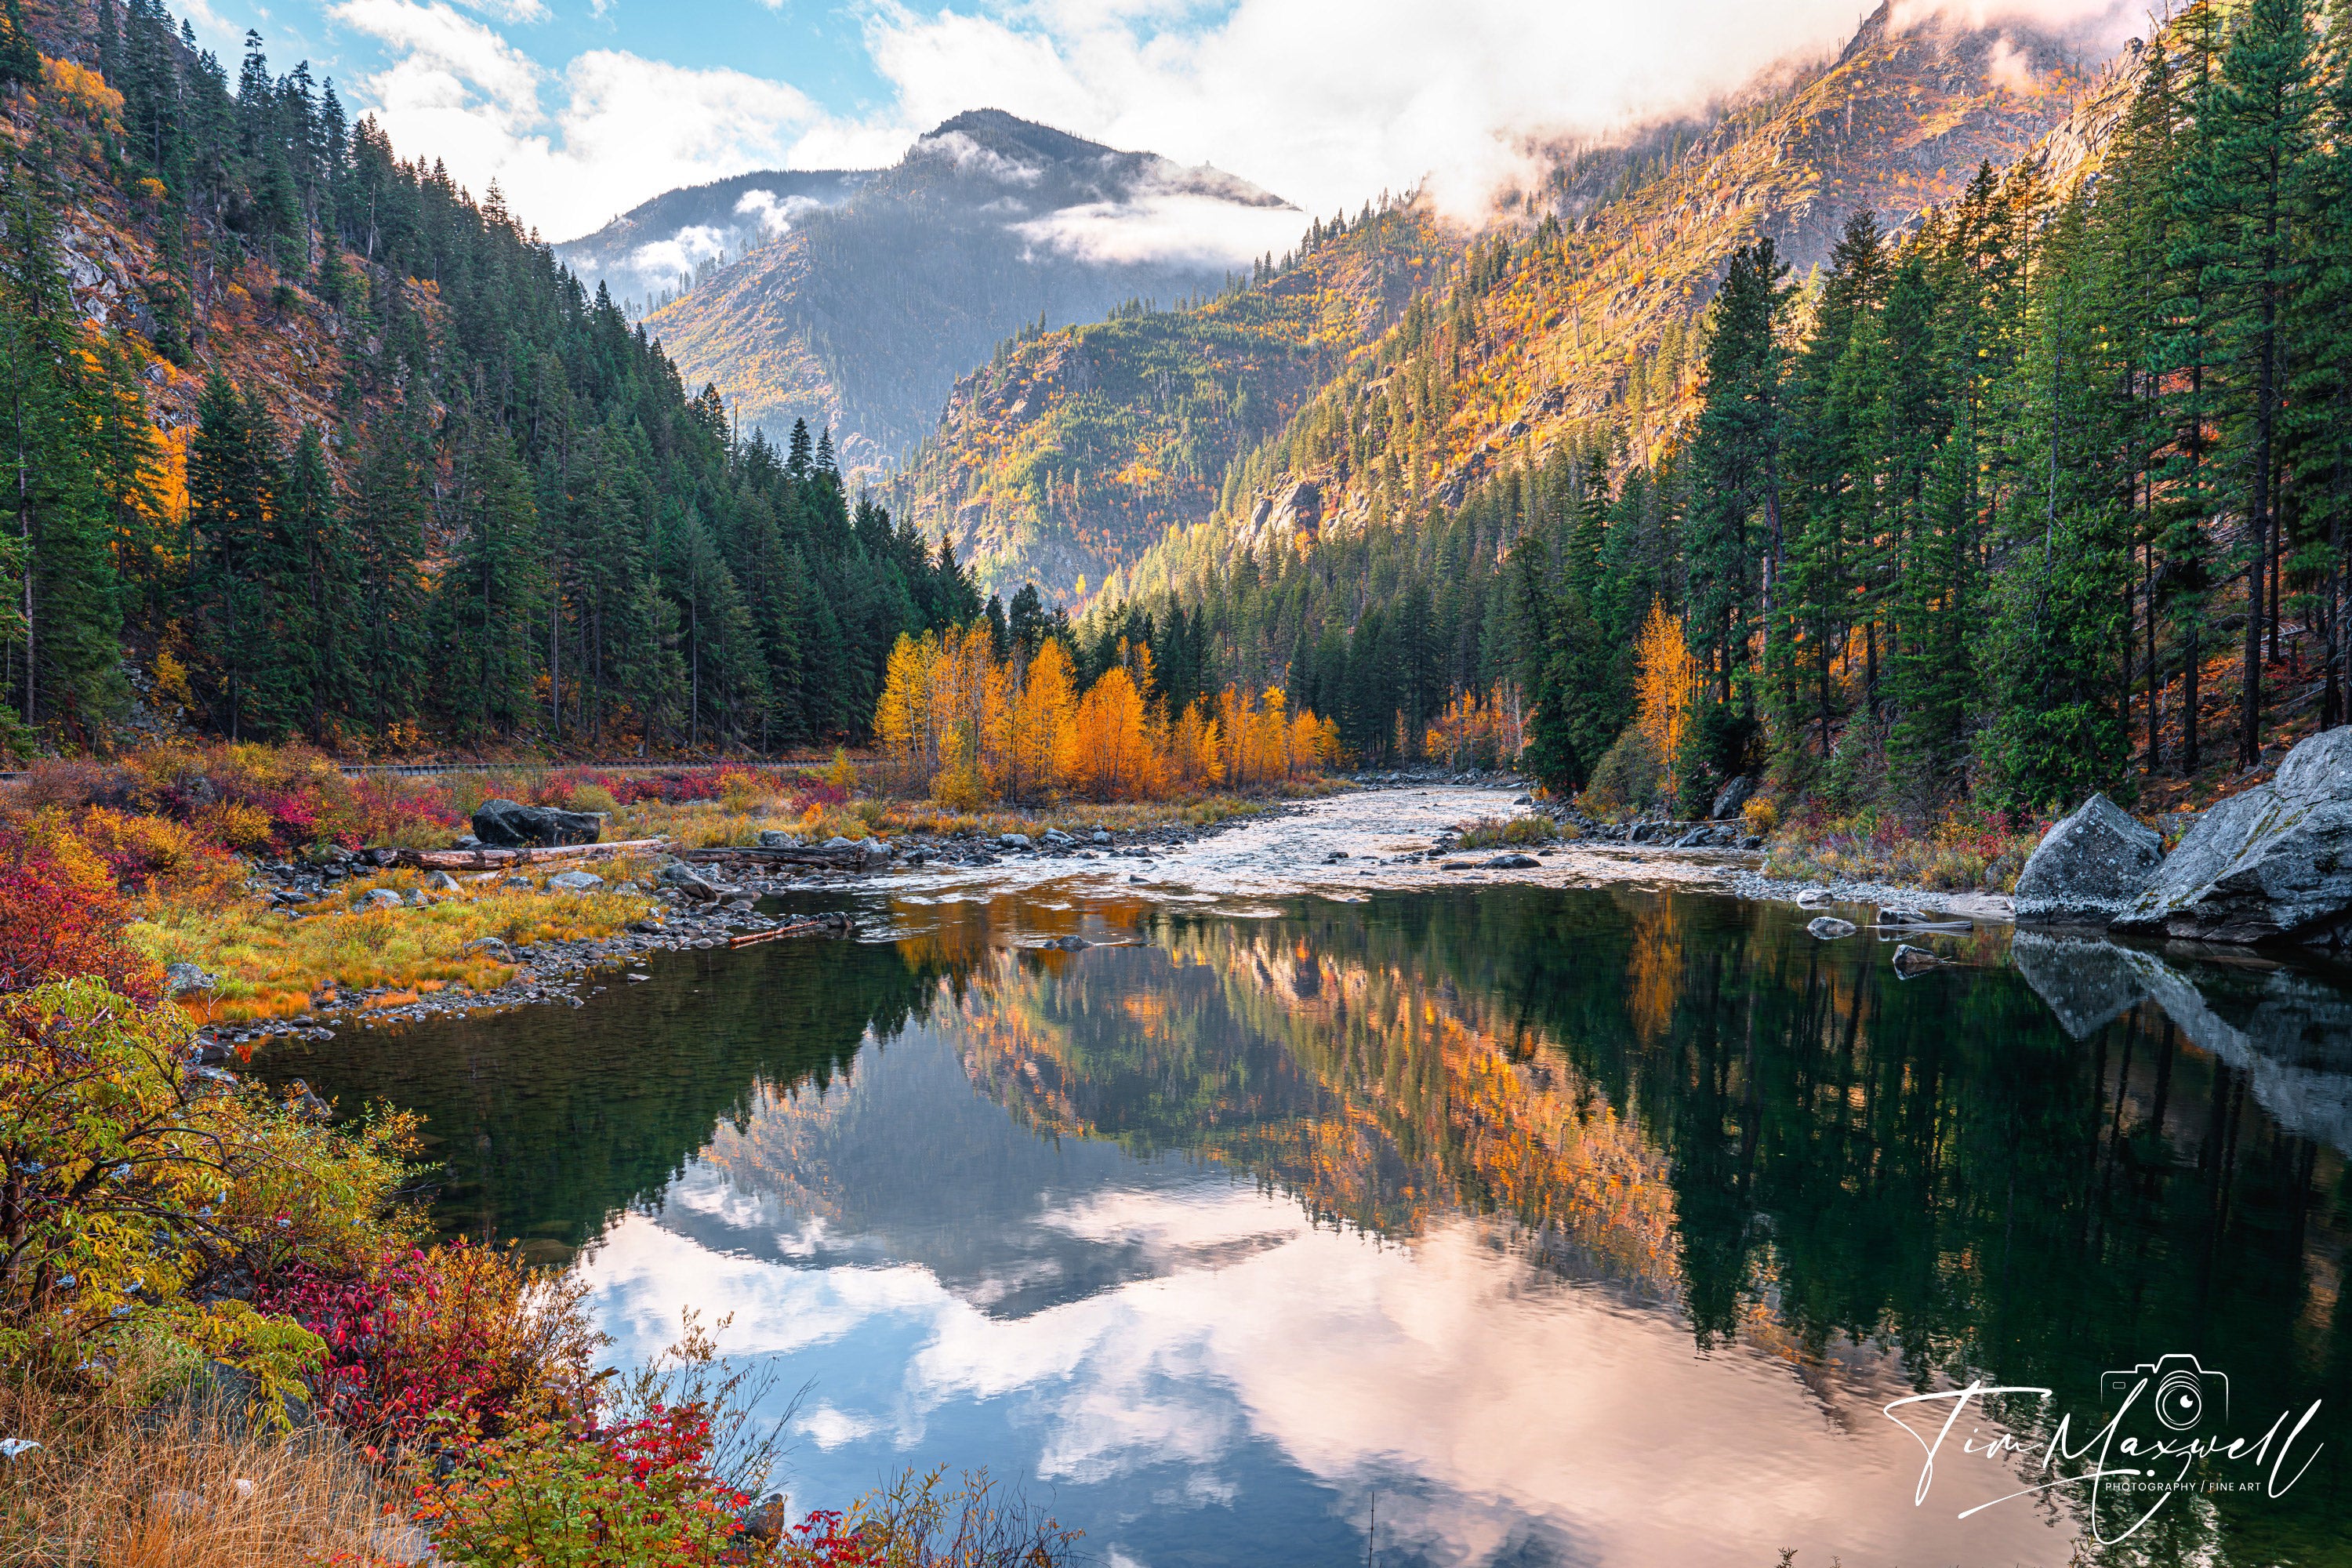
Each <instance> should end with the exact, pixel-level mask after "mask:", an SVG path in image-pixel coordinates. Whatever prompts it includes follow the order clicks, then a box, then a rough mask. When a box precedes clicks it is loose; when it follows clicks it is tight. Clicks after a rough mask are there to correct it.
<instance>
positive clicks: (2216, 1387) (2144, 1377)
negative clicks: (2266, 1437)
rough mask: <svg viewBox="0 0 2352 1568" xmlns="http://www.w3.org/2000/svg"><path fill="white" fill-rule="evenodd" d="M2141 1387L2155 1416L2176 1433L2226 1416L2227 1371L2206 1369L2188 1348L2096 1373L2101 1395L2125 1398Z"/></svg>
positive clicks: (2227, 1408) (2223, 1418)
mask: <svg viewBox="0 0 2352 1568" xmlns="http://www.w3.org/2000/svg"><path fill="white" fill-rule="evenodd" d="M2141 1387H2145V1388H2147V1391H2148V1404H2149V1405H2151V1406H2152V1407H2153V1408H2154V1409H2155V1411H2156V1418H2157V1419H2158V1421H2161V1422H2163V1423H2164V1425H2165V1426H2168V1427H2169V1428H2170V1429H2171V1430H2173V1431H2175V1432H2186V1431H2189V1430H2190V1429H2191V1428H2193V1427H2196V1426H2202V1425H2204V1423H2205V1421H2206V1420H2207V1419H2208V1417H2209V1416H2210V1417H2212V1418H2215V1419H2219V1420H2224V1421H2226V1420H2228V1419H2229V1416H2230V1379H2229V1376H2228V1374H2227V1373H2219V1372H2208V1371H2207V1370H2206V1369H2205V1368H2204V1367H2203V1366H2201V1365H2200V1364H2199V1363H2198V1361H2197V1358H2196V1357H2195V1356H2193V1355H2191V1354H2189V1352H2187V1351H2179V1352H2174V1353H2173V1354H2171V1355H2168V1356H2159V1357H2158V1358H2157V1359H2156V1360H2155V1361H2152V1362H2146V1361H2144V1362H2142V1363H2139V1364H2138V1365H2137V1366H2136V1367H2132V1368H2130V1369H2128V1370H2119V1371H2116V1372H2103V1373H2100V1374H2099V1394H2100V1397H2102V1398H2106V1397H2108V1396H2110V1395H2112V1396H2115V1397H2118V1398H2128V1397H2129V1396H2130V1395H2131V1393H2132V1391H2133V1390H2134V1389H2136V1388H2141Z"/></svg>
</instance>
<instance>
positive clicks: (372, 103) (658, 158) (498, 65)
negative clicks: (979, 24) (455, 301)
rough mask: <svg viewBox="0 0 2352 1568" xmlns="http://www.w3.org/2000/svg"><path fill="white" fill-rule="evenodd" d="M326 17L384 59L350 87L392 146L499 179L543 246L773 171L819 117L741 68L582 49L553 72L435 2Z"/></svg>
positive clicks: (795, 93)
mask: <svg viewBox="0 0 2352 1568" xmlns="http://www.w3.org/2000/svg"><path fill="white" fill-rule="evenodd" d="M332 15H333V16H334V18H335V19H336V20H337V21H338V22H341V24H342V25H344V26H348V27H351V28H353V29H354V30H356V31H359V32H362V33H365V34H366V35H368V36H369V37H372V38H373V39H375V40H376V41H377V42H378V43H380V44H381V45H382V46H383V48H384V50H385V52H386V54H387V55H388V56H390V57H391V63H390V64H389V65H388V66H386V68H384V69H383V70H382V71H379V72H377V73H376V74H374V75H373V76H371V77H369V78H367V79H365V80H364V82H363V83H362V86H363V88H364V89H365V94H366V100H367V106H368V107H369V108H370V109H372V110H373V111H374V113H375V115H376V117H377V119H378V120H380V121H382V122H383V126H384V129H385V130H386V131H388V132H391V134H392V138H393V144H394V146H396V147H398V148H400V149H401V150H402V151H403V153H407V154H410V155H415V154H419V153H421V154H423V155H425V156H426V157H430V158H439V159H441V160H442V161H443V162H444V163H446V164H447V165H448V167H449V171H450V173H451V174H452V175H453V176H454V177H456V178H457V180H458V181H459V182H460V183H462V184H467V186H469V187H470V188H471V189H473V190H474V191H476V192H477V193H479V192H481V191H483V190H485V189H487V188H488V185H489V184H490V182H491V181H492V180H496V181H498V182H499V185H500V187H501V188H502V189H503V190H504V192H505V194H506V197H507V203H508V205H509V207H510V208H511V209H512V210H513V211H514V212H516V213H517V214H518V215H520V216H521V217H522V219H523V220H524V221H525V222H526V223H528V224H531V225H534V226H537V227H538V228H540V229H541V231H542V232H544V233H546V234H547V235H549V236H550V237H558V238H569V237H572V236H573V235H575V234H583V233H585V232H587V231H588V230H590V229H593V228H595V227H597V226H599V225H601V224H603V223H604V221H605V219H607V218H609V217H611V216H613V215H614V213H616V212H620V211H625V210H626V209H627V208H629V207H632V206H635V205H636V204H637V203H639V202H641V201H644V200H646V199H647V198H648V197H651V196H654V195H659V194H660V193H661V192H663V191H666V190H669V189H672V188H674V187H676V186H678V185H685V184H699V183H701V182H703V181H706V180H711V179H716V178H720V177H723V176H725V175H727V174H740V173H742V172H743V171H745V170H747V169H757V168H761V167H773V166H775V165H776V164H779V163H782V162H784V161H785V157H786V153H787V151H788V149H789V148H790V147H791V146H792V144H793V142H795V141H796V140H797V139H799V138H800V137H802V136H803V135H804V134H805V132H806V131H807V129H808V128H809V127H810V126H811V125H813V124H814V123H815V122H816V121H818V119H819V115H818V111H817V110H816V107H815V105H814V104H813V103H811V102H810V100H808V98H807V96H806V95H804V94H803V93H802V92H801V91H799V90H798V89H795V88H793V87H790V86H788V85H786V84H785V83H782V82H776V81H769V80H766V79H762V78H760V77H755V76H751V75H749V74H747V73H745V72H742V71H736V70H724V69H715V70H693V69H688V68H684V67H680V66H674V65H669V64H667V63H665V62H663V61H660V60H648V59H646V58H641V57H639V56H636V55H633V54H628V53H625V52H624V51H620V50H614V49H593V50H590V51H588V52H587V53H584V54H582V55H579V56H577V57H575V58H573V59H572V61H571V62H570V63H569V64H567V65H566V66H565V67H564V68H562V71H561V72H551V71H548V70H546V69H544V68H541V66H539V65H538V64H537V63H536V62H534V61H533V60H532V59H531V58H530V57H529V56H528V55H525V54H524V53H522V51H520V49H518V48H516V47H514V46H513V45H511V44H509V42H507V40H506V39H505V38H503V37H500V36H499V33H498V32H497V31H495V30H494V29H492V28H491V27H489V26H486V25H485V24H483V23H482V22H480V21H478V20H476V19H475V18H473V17H471V16H463V15H460V14H459V13H458V12H457V10H456V9H455V8H453V7H452V6H451V5H448V4H446V0H340V3H339V4H337V5H335V6H334V7H333V11H332ZM546 100H553V101H554V103H556V104H557V105H559V106H560V107H556V108H553V109H552V110H551V109H550V108H549V107H548V105H547V101H546Z"/></svg>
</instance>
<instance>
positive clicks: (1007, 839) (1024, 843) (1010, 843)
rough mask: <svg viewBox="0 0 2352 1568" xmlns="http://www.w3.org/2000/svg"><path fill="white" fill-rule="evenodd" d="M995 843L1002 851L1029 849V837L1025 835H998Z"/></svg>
mask: <svg viewBox="0 0 2352 1568" xmlns="http://www.w3.org/2000/svg"><path fill="white" fill-rule="evenodd" d="M996 842H997V846H998V847H1000V848H1004V849H1027V848H1029V847H1031V845H1030V843H1029V836H1028V835H1027V834H1025V833H1000V834H998V835H997V836H996Z"/></svg>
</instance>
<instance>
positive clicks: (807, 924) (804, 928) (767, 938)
mask: <svg viewBox="0 0 2352 1568" xmlns="http://www.w3.org/2000/svg"><path fill="white" fill-rule="evenodd" d="M824 929H826V928H825V923H824V921H796V922H795V923H793V924H792V925H788V926H778V927H777V928H776V929H775V930H773V931H746V932H744V933H743V934H742V935H741V936H730V937H729V938H728V939H727V945H728V946H729V947H730V948H734V947H751V946H753V945H755V944H757V943H759V942H779V941H782V939H783V938H785V937H788V936H804V935H806V934H807V933H808V932H810V931H824Z"/></svg>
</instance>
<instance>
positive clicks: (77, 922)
mask: <svg viewBox="0 0 2352 1568" xmlns="http://www.w3.org/2000/svg"><path fill="white" fill-rule="evenodd" d="M122 920H123V909H122V902H121V896H120V895H119V894H118V893H117V891H116V889H115V886H114V882H113V879H112V877H111V876H110V874H109V873H108V872H107V869H106V868H105V867H104V866H103V865H102V864H101V863H100V861H99V860H98V858H97V857H95V856H94V855H91V854H90V853H89V850H88V848H87V847H84V846H82V845H80V844H79V841H78V840H77V841H74V842H73V843H71V844H68V845H59V844H57V843H55V842H52V841H39V842H37V841H35V840H33V839H31V838H28V837H26V835H25V834H23V833H22V832H19V831H16V830H12V829H10V828H8V827H6V826H0V998H5V997H6V996H7V995H9V994H15V993H18V992H24V991H29V990H31V989H32V988H33V987H35V986H37V985H40V984H46V983H48V982H52V981H62V980H69V979H72V978H75V977H76V976H84V975H87V976H95V977H96V978H98V979H99V980H100V982H101V983H102V984H105V985H106V986H107V987H108V988H109V989H110V990H113V991H116V992H119V993H124V994H131V995H134V996H150V995H152V994H154V992H155V990H156V987H157V985H158V983H159V981H160V975H159V974H158V973H157V970H156V966H155V964H154V963H152V961H151V960H149V959H148V958H146V957H145V956H143V955H142V954H141V953H139V952H136V951H135V950H133V949H132V948H131V946H130V944H128V943H127V942H124V941H123V939H122Z"/></svg>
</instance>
